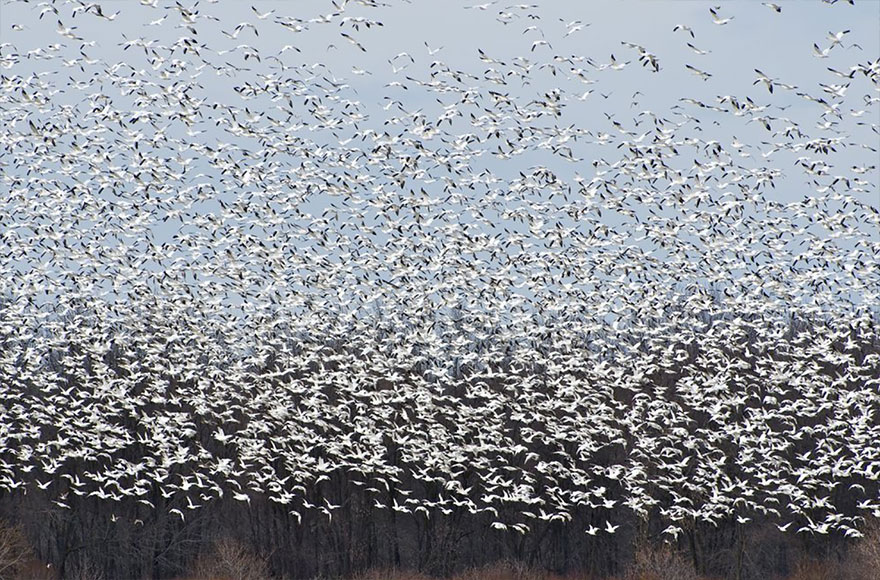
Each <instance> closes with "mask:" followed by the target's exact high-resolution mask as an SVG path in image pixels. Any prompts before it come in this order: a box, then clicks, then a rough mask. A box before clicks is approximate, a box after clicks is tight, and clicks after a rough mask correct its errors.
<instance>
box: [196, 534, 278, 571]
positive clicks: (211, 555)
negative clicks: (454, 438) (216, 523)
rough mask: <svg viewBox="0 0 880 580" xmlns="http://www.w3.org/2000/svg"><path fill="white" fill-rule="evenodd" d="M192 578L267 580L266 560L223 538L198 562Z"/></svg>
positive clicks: (246, 548) (267, 568) (234, 541)
mask: <svg viewBox="0 0 880 580" xmlns="http://www.w3.org/2000/svg"><path fill="white" fill-rule="evenodd" d="M192 576H193V577H194V578H198V579H199V580H265V579H266V578H269V577H270V576H271V575H270V574H269V566H268V564H267V562H266V560H265V559H264V558H262V557H260V556H259V555H258V554H256V553H255V552H254V551H253V550H251V549H250V548H248V547H247V546H244V545H243V544H241V543H240V542H238V541H236V540H233V539H231V538H223V539H221V540H219V541H217V542H216V543H215V544H214V548H213V549H212V550H211V551H210V552H208V553H207V554H203V555H202V556H201V557H199V559H198V560H197V561H196V564H195V567H194V568H193V573H192Z"/></svg>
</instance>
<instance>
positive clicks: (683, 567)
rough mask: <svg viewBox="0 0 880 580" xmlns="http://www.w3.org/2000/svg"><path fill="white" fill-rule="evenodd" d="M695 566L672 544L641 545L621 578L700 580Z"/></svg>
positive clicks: (639, 579)
mask: <svg viewBox="0 0 880 580" xmlns="http://www.w3.org/2000/svg"><path fill="white" fill-rule="evenodd" d="M698 578H699V577H698V576H697V573H696V572H694V567H693V566H692V565H691V563H690V562H688V561H687V560H686V559H685V558H684V557H683V556H682V555H681V554H679V553H678V552H676V551H675V550H674V549H673V548H672V547H671V546H669V545H667V544H661V545H659V546H652V545H647V544H643V545H640V546H639V547H638V548H637V549H636V551H635V554H634V555H633V562H632V563H631V564H630V565H629V567H628V568H627V569H626V571H625V572H624V574H623V576H621V580H698Z"/></svg>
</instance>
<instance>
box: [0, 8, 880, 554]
mask: <svg viewBox="0 0 880 580" xmlns="http://www.w3.org/2000/svg"><path fill="white" fill-rule="evenodd" d="M850 3H851V2H850ZM825 4H829V5H831V4H835V2H833V1H830V2H825ZM838 4H840V6H834V7H831V6H827V7H826V8H827V10H829V11H836V10H841V9H842V10H846V9H847V8H846V5H845V4H846V3H844V2H840V3H838ZM275 6H276V8H275V9H272V10H264V9H262V8H261V7H260V6H259V5H256V6H253V7H252V9H251V10H250V11H249V12H248V17H247V19H246V20H244V21H242V22H235V21H230V20H229V18H228V17H226V16H224V12H223V9H221V8H220V6H219V5H215V3H212V2H201V3H200V2H195V3H192V4H188V3H186V2H185V0H178V1H174V2H170V1H169V2H165V1H162V0H141V1H140V3H139V4H134V3H132V4H129V3H124V4H119V3H115V4H113V10H109V9H108V7H107V6H106V4H105V5H104V6H102V5H101V2H100V1H98V2H86V1H81V0H47V1H43V2H40V3H31V4H26V5H23V6H22V5H18V4H15V3H9V2H7V3H4V5H3V11H4V18H3V20H2V26H3V30H2V37H0V38H2V43H0V75H2V76H0V103H2V106H0V119H2V123H3V126H4V128H5V129H4V131H3V132H2V134H0V146H2V153H0V167H2V171H0V174H2V177H0V179H2V184H3V185H2V189H3V194H2V196H0V494H8V493H22V492H29V493H46V494H50V496H51V497H52V498H53V501H54V502H55V504H56V505H57V506H58V508H59V509H65V508H69V507H70V506H71V504H72V502H73V501H75V500H76V499H77V498H97V499H99V500H101V501H106V502H115V501H116V502H121V501H123V500H130V499H131V498H136V499H137V500H138V501H139V502H140V503H143V504H144V509H154V508H155V505H154V502H153V501H151V499H150V498H151V497H152V495H151V494H152V493H154V492H155V491H156V490H159V491H160V492H161V494H162V496H163V497H164V498H165V499H166V501H165V502H164V505H165V506H166V507H165V509H168V510H169V513H173V514H174V516H175V517H179V518H181V520H184V521H185V520H186V519H187V518H188V517H189V514H190V513H191V512H192V511H193V510H197V509H199V508H201V507H204V506H207V505H210V504H211V502H213V501H216V500H218V499H219V498H222V497H231V498H233V499H235V500H239V501H242V502H246V503H249V502H251V501H252V499H253V498H254V497H257V496H262V497H266V498H268V499H269V500H271V501H272V502H276V503H278V504H282V505H284V506H286V508H288V509H289V510H290V512H291V513H292V514H295V515H297V516H300V515H301V514H304V513H305V512H306V511H313V512H316V513H320V514H323V515H326V517H328V518H332V517H333V514H334V512H335V510H337V509H340V508H341V505H340V504H341V501H340V499H339V498H335V497H333V496H332V488H331V487H329V486H324V487H322V483H323V482H325V481H327V480H329V479H330V478H331V477H333V476H334V475H335V474H339V473H344V474H345V476H346V477H347V478H349V479H350V480H351V481H352V482H353V483H354V484H355V485H357V486H360V487H362V488H363V489H364V490H365V492H367V493H371V494H374V496H375V506H376V508H377V509H380V508H381V509H389V510H395V511H397V512H403V513H410V514H412V515H413V517H426V518H434V517H443V515H444V514H446V515H448V514H450V513H452V512H453V511H454V510H463V509H465V510H468V511H470V512H471V513H486V514H489V515H490V516H491V518H490V520H491V521H492V524H491V526H492V527H493V528H495V529H498V530H501V531H506V532H508V533H527V532H528V531H529V530H530V529H532V528H533V527H534V525H535V524H536V523H537V522H539V521H542V520H543V521H548V522H552V521H557V520H559V521H568V520H570V519H571V514H572V512H573V510H576V509H583V508H585V507H588V508H590V509H592V510H595V513H596V514H599V515H598V516H597V519H596V524H595V525H591V526H590V527H589V528H588V529H586V530H584V531H585V532H586V533H587V534H591V535H597V534H607V533H614V532H615V531H616V530H617V528H618V526H619V525H620V521H621V519H622V518H621V517H620V514H621V513H622V512H629V513H635V514H637V515H639V516H647V515H648V514H651V513H654V514H656V513H659V514H661V515H662V517H663V518H664V521H666V522H667V523H668V527H667V528H666V530H665V531H664V534H665V535H666V536H668V537H670V538H675V537H677V536H678V534H679V533H680V532H681V530H682V529H683V526H685V525H686V522H693V521H705V522H720V521H722V520H724V519H726V518H731V517H735V518H736V519H737V521H738V522H739V523H742V524H746V523H747V522H749V521H750V520H752V519H755V518H764V519H766V518H770V519H772V520H773V521H775V522H776V523H777V525H778V526H779V529H780V530H782V531H790V532H800V533H810V534H828V533H844V534H846V535H848V536H859V535H860V531H859V529H860V527H861V526H862V524H863V523H864V521H865V520H866V519H870V518H877V517H878V516H880V491H878V478H880V421H878V411H880V351H878V340H880V338H878V310H877V304H878V303H880V271H878V266H877V264H878V258H880V236H878V228H880V203H878V169H877V166H876V164H874V163H873V162H872V161H871V160H872V159H876V157H877V148H876V144H877V139H878V110H880V106H878V103H880V92H878V91H880V59H878V58H876V56H877V55H873V56H866V54H865V51H864V49H862V47H860V46H858V45H856V44H855V43H853V42H852V39H851V36H852V34H851V32H850V31H849V30H842V31H839V32H834V31H831V32H829V35H828V37H827V38H823V39H820V40H817V41H816V42H815V44H813V41H812V40H810V42H808V43H806V44H805V47H804V50H803V63H805V64H804V65H803V66H809V67H813V68H815V69H816V70H819V71H821V74H820V75H819V77H818V78H816V80H815V82H814V83H813V84H811V85H803V84H802V83H801V84H800V85H797V86H796V84H795V83H793V82H792V81H790V80H787V79H786V71H785V70H775V71H770V70H768V69H767V67H766V66H765V65H762V64H758V66H754V65H751V66H749V67H748V70H753V69H754V74H753V75H751V81H754V84H752V83H751V82H748V81H747V82H745V83H743V84H741V85H734V84H732V83H731V82H729V81H726V80H725V77H726V75H725V73H724V71H722V70H718V69H715V68H713V66H712V58H714V57H717V56H718V55H719V54H720V53H722V52H723V51H724V50H725V46H726V45H725V44H724V43H725V42H727V43H728V45H729V43H730V42H731V38H732V37H731V38H728V39H727V40H724V39H725V38H727V36H726V35H735V34H736V33H735V32H733V31H734V30H735V27H736V26H737V23H738V21H740V20H741V17H740V15H739V14H738V13H737V12H736V10H754V9H759V10H764V11H766V17H767V18H770V19H772V18H779V19H784V18H785V17H786V13H787V12H788V9H787V6H786V5H784V4H781V5H777V4H772V3H765V4H764V6H760V7H759V6H757V5H752V6H749V7H748V8H745V7H744V5H741V4H732V5H730V6H725V7H721V6H711V7H710V9H709V10H708V12H707V11H706V10H705V8H703V9H701V11H702V12H703V13H704V19H703V20H699V21H694V22H690V23H687V24H680V25H678V26H676V27H675V28H674V29H670V30H668V31H667V33H666V34H667V38H666V40H664V43H663V44H658V45H657V46H653V47H651V48H650V49H649V48H646V47H644V46H641V45H640V44H636V43H632V42H630V41H629V39H626V38H623V39H619V43H618V44H617V46H618V47H619V48H618V49H617V50H616V51H615V52H617V53H618V55H617V57H615V55H614V54H612V55H611V57H610V59H608V58H606V57H605V55H604V54H603V55H602V56H598V55H579V54H567V53H566V52H564V51H562V50H560V47H562V46H570V45H567V44H565V43H567V42H570V41H573V40H574V39H576V38H577V37H578V36H579V35H584V34H588V33H591V31H593V28H590V24H591V23H589V22H587V21H582V20H573V21H564V22H562V23H559V22H558V21H557V20H556V19H555V18H553V19H550V18H547V17H544V16H542V8H541V7H540V6H537V5H532V4H521V5H510V6H508V5H505V4H504V3H503V2H498V1H494V2H487V3H485V4H479V5H470V6H466V7H465V10H464V11H463V15H462V18H471V17H474V18H476V17H483V16H485V17H486V18H487V22H489V23H490V24H492V25H494V26H497V27H500V28H501V29H502V33H503V34H505V35H508V36H509V37H510V38H514V39H517V38H523V39H526V40H525V44H523V45H522V53H521V54H519V55H514V56H511V55H508V54H504V53H502V52H501V51H500V49H499V50H497V51H496V50H493V49H492V48H491V47H488V46H487V47H481V48H480V49H479V50H478V51H475V52H474V53H472V54H471V53H468V54H466V55H465V56H460V55H457V53H456V55H453V57H454V58H453V59H451V60H450V61H449V62H447V59H446V57H445V56H444V55H445V54H447V53H450V52H451V51H450V49H447V48H444V47H440V46H432V45H431V44H430V43H428V42H425V43H424V44H420V45H419V50H418V51H417V50H415V49H413V50H411V51H410V52H400V53H399V54H397V55H395V56H393V57H392V58H390V59H383V63H382V66H383V67H384V68H383V70H382V71H381V73H380V71H379V70H378V69H377V68H375V67H373V65H372V64H371V65H370V67H372V68H366V67H365V68H360V67H359V66H358V63H360V62H372V61H360V60H358V59H360V58H364V59H367V58H369V56H370V55H369V53H370V52H371V51H374V50H377V49H376V48H375V47H374V45H375V44H376V42H377V40H376V39H377V38H379V37H380V36H381V35H382V34H385V32H384V31H385V30H386V29H388V28H390V24H389V25H388V27H386V25H385V23H383V16H382V15H383V14H384V13H385V12H386V11H389V10H391V9H392V7H389V6H387V5H385V4H383V3H381V2H379V1H378V0H357V1H354V0H352V1H346V0H342V1H341V2H334V3H333V4H332V9H331V11H330V12H328V13H326V14H322V15H319V16H316V17H314V18H298V17H297V16H295V15H292V14H284V12H285V10H288V8H289V6H288V5H287V4H277V5H275ZM707 6H708V5H707ZM13 9H14V10H15V11H14V14H15V18H16V21H15V22H11V21H10V18H11V16H9V15H10V14H13ZM288 11H289V12H293V10H292V9H290V10H288ZM127 13H128V14H127ZM481 15H482V16H481ZM137 20H142V23H140V24H136V25H135V28H132V27H131V26H129V27H128V28H125V27H123V26H122V24H121V23H124V22H126V21H127V22H129V23H130V22H132V21H137ZM117 26H119V27H120V28H117ZM487 26H488V25H487ZM52 27H55V28H56V29H55V31H54V33H53V32H52V31H51V28H52ZM132 29H134V30H139V31H142V32H137V33H135V34H132V33H131V32H129V31H130V30H132ZM522 29H524V30H522ZM37 30H41V31H42V30H48V31H49V32H48V36H46V35H45V34H44V36H43V37H41V36H40V35H39V34H37V33H36V32H35V31H37ZM89 31H92V32H94V35H90V34H89ZM607 34H613V32H607ZM35 38H36V39H39V38H47V39H49V41H50V42H48V43H47V44H43V45H40V46H37V47H35V48H30V47H25V46H24V45H25V44H26V43H27V42H29V41H33V40H34V39H35ZM305 38H310V39H311V41H312V42H314V41H315V40H316V39H317V42H323V43H324V44H325V45H326V48H325V52H327V53H328V54H330V53H333V54H341V55H343V59H344V62H346V71H344V74H342V76H336V75H337V74H340V71H339V70H335V71H334V70H331V67H330V66H328V65H327V64H325V63H322V62H321V59H322V58H323V56H322V53H318V54H317V55H315V54H314V51H312V50H306V49H305V48H303V44H302V43H301V42H300V39H305ZM279 40H280V42H283V43H284V45H283V46H274V45H272V44H271V43H272V42H275V41H279ZM302 42H305V40H303V41H302ZM419 42H420V43H421V39H419ZM450 42H452V41H451V40H450ZM615 42H617V41H615ZM811 44H813V46H812V49H811V46H810V45H811ZM672 45H676V46H677V45H681V47H680V48H682V49H686V50H688V51H690V54H691V56H692V59H693V60H688V61H686V62H676V58H677V57H675V56H671V55H670V53H671V51H672V49H671V48H668V47H669V46H672ZM698 46H699V48H698ZM664 47H666V48H664ZM622 54H625V56H624V57H623V58H621V55H622ZM675 54H678V53H675ZM713 55H714V56H713ZM311 59H314V62H310V60H311ZM385 60H387V62H384V61H385ZM352 63H353V64H352ZM704 63H705V64H704ZM348 66H351V70H350V72H348V70H347V67H348ZM624 69H627V70H624ZM673 69H677V70H679V71H684V72H687V71H690V72H691V73H693V74H694V75H695V78H694V77H687V76H686V77H684V78H685V79H691V80H692V81H693V83H694V84H693V86H691V85H689V84H687V82H682V83H681V84H680V85H679V89H680V93H679V94H677V95H675V97H674V98H673V100H672V101H671V103H669V104H663V102H662V99H660V98H659V97H658V100H657V102H658V104H659V106H658V108H656V109H655V110H650V109H648V108H646V107H647V106H649V105H650V104H651V103H652V102H654V101H653V100H652V99H653V97H652V96H651V95H652V94H654V93H652V91H655V92H656V91H661V90H664V91H668V90H669V83H666V84H663V82H662V81H661V80H658V79H662V77H663V76H664V75H670V74H672V73H671V71H672V70H673ZM762 70H765V71H767V74H765V72H761V71H762ZM774 73H775V74H774ZM627 74H629V75H631V78H634V79H636V82H638V83H639V87H640V90H639V91H634V92H633V94H632V96H631V97H630V96H629V91H627V93H626V95H624V94H623V93H622V92H621V89H620V85H618V84H616V83H618V81H617V80H616V79H617V78H618V77H616V76H615V75H627ZM620 78H623V77H622V76H621V77H620ZM731 78H734V77H731ZM382 79H385V80H388V79H390V80H389V81H388V82H387V83H386V84H384V85H383V83H382ZM652 83H653V84H652ZM725 83H726V84H725ZM661 86H662V87H663V88H662V89H661V88H658V87H661ZM716 87H724V88H725V90H726V91H728V92H729V94H717V96H716V97H714V98H713V97H711V96H693V95H695V94H698V93H697V92H698V91H703V93H700V95H709V94H710V93H711V92H715V91H717V90H719V89H717V88H716ZM691 89H693V91H694V92H690V91H691ZM706 91H709V92H708V93H707V92H706ZM621 102H622V104H621ZM590 115H592V116H594V117H595V118H593V117H590V118H591V120H590V121H589V122H585V121H584V120H583V119H584V118H587V117H589V116H590ZM736 135H739V137H737V136H736ZM392 489H394V490H395V491H394V495H393V496H389V491H390V490H392ZM315 490H322V491H321V494H322V496H321V499H320V501H316V500H315V497H316V496H315ZM842 491H845V492H846V493H848V494H855V495H856V496H857V498H858V501H857V503H856V505H855V506H851V505H849V504H847V503H846V502H842V501H840V499H839V498H840V497H841V494H840V492H842Z"/></svg>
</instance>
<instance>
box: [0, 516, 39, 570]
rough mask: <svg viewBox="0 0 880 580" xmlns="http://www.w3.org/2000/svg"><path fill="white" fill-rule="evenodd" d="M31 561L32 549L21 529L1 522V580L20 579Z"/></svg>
mask: <svg viewBox="0 0 880 580" xmlns="http://www.w3.org/2000/svg"><path fill="white" fill-rule="evenodd" d="M31 560H32V552H31V547H30V544H28V541H27V538H26V537H25V535H24V532H22V530H21V528H20V527H19V526H11V525H9V524H7V523H6V522H3V521H0V579H5V578H18V577H19V576H20V575H21V574H22V573H23V571H24V567H25V566H26V565H27V564H29V563H30V562H31Z"/></svg>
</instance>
